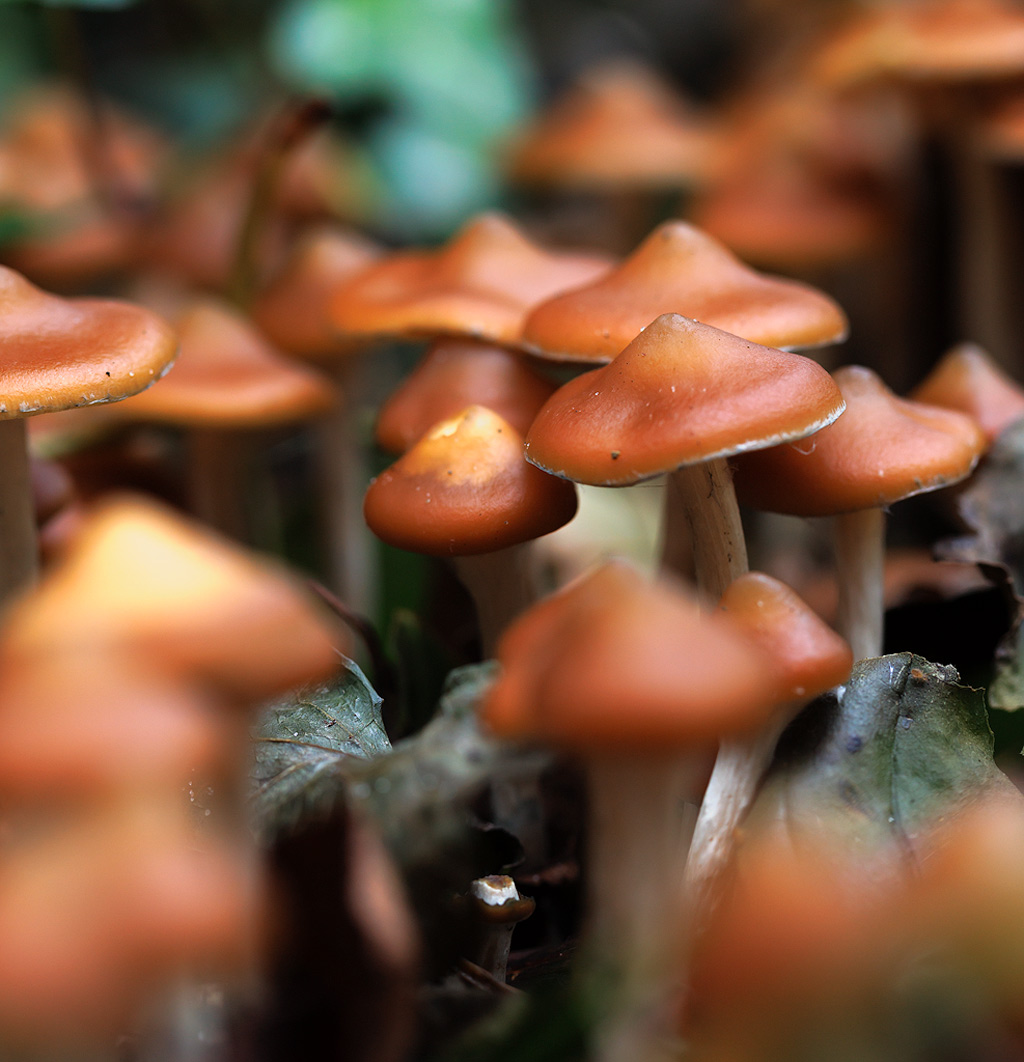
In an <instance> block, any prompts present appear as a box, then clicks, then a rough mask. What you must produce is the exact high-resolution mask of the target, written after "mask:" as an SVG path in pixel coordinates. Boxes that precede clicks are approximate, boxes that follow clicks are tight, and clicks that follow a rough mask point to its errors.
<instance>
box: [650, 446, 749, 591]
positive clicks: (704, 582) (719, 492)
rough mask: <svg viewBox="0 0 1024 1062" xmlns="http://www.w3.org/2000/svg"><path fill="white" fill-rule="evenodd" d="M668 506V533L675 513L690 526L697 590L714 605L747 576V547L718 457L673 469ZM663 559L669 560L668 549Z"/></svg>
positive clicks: (729, 477)
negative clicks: (732, 583) (732, 584)
mask: <svg viewBox="0 0 1024 1062" xmlns="http://www.w3.org/2000/svg"><path fill="white" fill-rule="evenodd" d="M666 505H668V506H669V507H670V508H669V515H668V516H667V518H666V526H667V527H672V526H673V525H674V524H677V523H678V522H679V516H678V513H679V512H681V513H682V514H683V517H684V518H685V520H686V523H687V524H688V525H689V528H690V535H691V538H692V539H693V555H694V566H695V570H696V577H697V589H698V590H699V591H700V592H701V595H702V596H703V597H704V598H705V599H706V600H709V601H713V602H715V601H718V599H719V598H720V597H721V596H722V594H723V593H724V591H725V588H726V587H727V586H728V585H729V584H730V583H731V582H732V581H733V579H735V578H736V577H737V576H738V575H742V574H743V573H744V572H745V571H746V570H747V544H746V540H745V539H744V537H743V523H742V522H741V520H740V510H739V505H738V504H737V502H736V492H735V490H733V485H732V472H731V470H730V469H729V464H728V462H727V461H726V459H725V458H724V457H716V458H712V459H711V460H710V461H703V462H701V463H700V464H694V465H684V466H683V467H682V468H678V469H676V471H675V472H673V473H672V474H671V475H670V476H669V478H668V492H667V500H666ZM673 510H675V511H673ZM665 555H666V557H669V556H670V555H671V554H670V549H669V546H668V544H666V553H665ZM667 566H668V565H667V564H666V567H667ZM679 574H685V573H679Z"/></svg>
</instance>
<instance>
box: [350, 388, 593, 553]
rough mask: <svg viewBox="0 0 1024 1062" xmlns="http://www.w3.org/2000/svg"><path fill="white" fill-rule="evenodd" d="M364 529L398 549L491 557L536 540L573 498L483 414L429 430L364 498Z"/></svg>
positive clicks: (562, 519)
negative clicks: (528, 460) (369, 530)
mask: <svg viewBox="0 0 1024 1062" xmlns="http://www.w3.org/2000/svg"><path fill="white" fill-rule="evenodd" d="M363 511H364V514H365V516H366V522H367V523H368V524H369V525H370V528H371V530H372V531H373V533H374V534H375V535H377V537H378V538H381V539H383V540H384V541H385V542H388V543H390V544H391V545H393V546H397V547H398V548H399V549H407V550H411V551H412V552H415V553H428V554H432V555H435V556H468V555H471V554H476V553H491V552H493V551H495V550H499V549H504V548H505V547H507V546H514V545H517V544H518V543H520V542H527V541H529V540H530V539H534V538H539V537H540V536H541V535H546V534H548V532H550V531H554V530H556V529H557V528H559V527H561V526H562V525H563V524H567V523H568V522H569V521H570V520H571V519H572V518H573V516H574V515H575V513H576V491H575V489H574V488H573V487H572V486H571V485H570V484H568V483H565V482H563V481H562V480H558V479H555V478H554V477H552V476H549V475H546V474H545V473H544V472H539V471H538V470H537V469H536V468H534V467H533V466H532V465H528V464H527V463H526V461H525V460H524V459H523V438H522V436H521V435H520V434H519V432H517V431H516V430H515V428H513V427H512V426H511V425H510V424H509V423H508V422H507V421H505V420H503V419H502V418H501V417H499V416H498V414H496V413H493V412H491V411H490V410H489V409H484V408H483V406H470V407H469V408H468V409H465V410H463V411H462V412H461V413H460V414H459V415H458V416H455V417H451V418H450V419H448V420H445V421H442V422H441V423H440V424H437V425H435V426H434V428H433V429H431V430H430V431H428V432H427V433H426V434H425V435H423V436H422V438H421V439H420V440H419V442H417V443H416V444H415V446H413V447H412V449H410V450H409V451H408V452H407V453H406V454H405V455H404V456H402V457H400V458H399V459H398V460H397V461H396V462H395V463H394V464H393V465H392V466H391V467H390V468H389V469H387V470H385V471H384V472H382V473H381V474H380V475H379V476H378V477H377V478H376V479H375V480H374V481H373V482H372V483H371V484H370V487H369V489H368V490H367V492H366V499H365V502H364V506H363Z"/></svg>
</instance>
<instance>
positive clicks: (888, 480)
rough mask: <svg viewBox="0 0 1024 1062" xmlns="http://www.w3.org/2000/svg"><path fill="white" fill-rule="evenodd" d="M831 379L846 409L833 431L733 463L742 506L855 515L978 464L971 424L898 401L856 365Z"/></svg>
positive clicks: (979, 444) (948, 480) (980, 443)
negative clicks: (836, 385)
mask: <svg viewBox="0 0 1024 1062" xmlns="http://www.w3.org/2000/svg"><path fill="white" fill-rule="evenodd" d="M835 380H836V383H837V384H838V385H839V387H840V389H841V390H842V392H843V397H844V398H845V399H846V403H847V408H846V412H845V413H844V414H843V416H841V417H840V418H839V420H837V421H836V423H835V424H833V425H830V426H829V427H828V428H823V429H822V430H821V431H820V432H819V433H818V434H817V435H815V436H814V437H813V438H811V439H807V440H806V441H802V442H797V443H790V444H789V445H786V446H779V447H775V448H773V449H771V450H764V451H761V452H760V453H756V454H745V455H743V456H742V457H739V458H737V460H736V464H735V484H736V494H737V497H738V498H739V499H740V501H741V502H744V503H745V504H747V505H751V506H753V507H754V508H757V509H766V510H768V511H771V512H783V513H791V514H793V515H796V516H831V515H835V514H838V513H847V512H856V511H858V510H861V509H871V508H875V507H877V506H885V505H889V504H891V503H893V502H897V501H900V499H902V498H909V497H911V496H912V495H914V494H921V493H923V492H925V491H930V490H937V489H939V488H940V487H945V486H948V485H949V484H952V483H956V482H958V481H959V480H961V479H963V478H964V477H965V476H967V475H969V474H970V472H971V470H972V469H973V468H974V466H975V464H977V461H978V458H979V456H980V455H981V453H982V451H983V449H984V447H985V437H984V434H983V433H982V430H981V428H979V427H978V424H977V422H976V421H974V420H973V419H972V418H971V417H968V416H966V415H964V414H963V413H957V412H954V411H953V410H948V409H939V408H938V407H937V406H928V405H925V404H923V403H921V402H911V401H909V400H907V399H903V398H898V397H897V396H896V395H894V394H893V393H892V392H891V391H890V390H889V389H888V388H887V387H886V386H885V384H884V383H883V382H882V381H881V380H880V379H879V378H878V376H876V375H875V373H873V372H871V370H870V369H865V368H862V367H861V366H857V365H851V366H847V367H845V368H843V369H840V370H838V371H837V372H836V374H835Z"/></svg>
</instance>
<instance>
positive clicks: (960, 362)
mask: <svg viewBox="0 0 1024 1062" xmlns="http://www.w3.org/2000/svg"><path fill="white" fill-rule="evenodd" d="M910 397H911V398H913V399H914V401H916V402H926V403H928V404H929V405H933V406H942V408H943V409H957V410H959V411H960V412H961V413H967V414H968V415H969V416H971V417H973V418H974V419H975V420H976V421H977V422H978V423H979V424H980V425H981V430H982V431H983V432H984V433H985V438H986V439H988V441H989V442H990V443H991V442H995V440H996V438H997V437H998V436H999V435H1000V434H1001V433H1002V431H1003V429H1004V428H1007V427H1009V425H1010V424H1012V423H1013V422H1014V421H1015V420H1019V419H1020V418H1021V417H1024V390H1022V389H1021V387H1020V386H1019V385H1018V384H1017V382H1016V381H1015V380H1012V379H1010V377H1009V376H1007V375H1006V373H1004V372H1003V371H1002V369H1000V367H999V366H998V365H997V364H996V362H995V361H994V360H993V359H992V357H991V356H990V355H989V354H987V353H986V352H985V351H984V350H982V349H981V347H979V346H977V345H976V344H974V343H961V344H960V345H959V346H956V347H954V348H953V349H952V350H950V351H948V352H947V353H946V354H945V355H944V356H943V357H942V359H941V360H940V361H939V363H938V364H937V365H936V366H935V368H934V369H932V371H931V372H930V373H929V374H928V375H927V376H926V377H925V378H924V379H923V380H922V381H921V382H920V383H919V384H918V385H917V387H915V388H914V390H913V391H911V393H910Z"/></svg>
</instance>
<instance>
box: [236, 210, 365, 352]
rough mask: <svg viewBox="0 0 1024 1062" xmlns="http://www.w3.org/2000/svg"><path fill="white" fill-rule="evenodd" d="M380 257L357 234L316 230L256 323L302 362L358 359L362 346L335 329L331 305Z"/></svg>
mask: <svg viewBox="0 0 1024 1062" xmlns="http://www.w3.org/2000/svg"><path fill="white" fill-rule="evenodd" d="M380 253H381V252H380V249H379V248H378V247H376V245H374V244H372V243H370V242H369V241H368V240H366V239H363V238H362V237H360V236H356V235H354V234H353V233H350V232H346V231H343V230H341V229H337V228H333V227H330V228H329V227H326V226H325V227H321V228H318V229H316V230H314V231H313V232H311V233H310V234H309V235H308V236H307V237H306V238H305V239H304V240H302V241H301V243H299V245H298V246H297V247H296V248H295V250H294V251H293V252H292V254H291V256H290V257H289V259H288V261H287V262H286V263H285V265H284V267H283V268H282V269H281V271H280V273H278V275H277V276H276V277H274V279H273V280H272V281H271V282H270V283H269V284H268V285H267V286H266V287H265V288H264V289H263V291H262V292H260V294H259V295H258V296H257V297H256V299H255V301H254V302H253V305H252V308H251V316H252V319H253V320H254V321H255V322H256V324H258V325H259V327H260V329H261V330H262V331H263V332H264V333H265V334H266V335H267V336H268V337H269V338H270V340H271V341H272V342H273V343H276V344H277V346H279V347H281V349H282V350H286V351H288V352H289V353H290V354H296V355H298V356H299V357H303V358H310V359H316V360H325V361H330V360H332V359H334V358H336V357H345V356H346V355H348V354H353V353H355V352H356V351H358V350H360V349H362V347H361V345H359V344H353V343H352V342H351V341H345V340H343V339H342V338H341V336H339V335H338V331H337V329H336V328H335V327H334V325H333V324H332V323H331V319H330V312H329V311H330V305H331V300H332V299H333V297H334V293H335V292H336V291H337V290H338V288H339V287H341V285H343V284H345V283H347V282H348V281H350V280H352V278H353V277H355V276H357V275H358V274H359V273H360V272H362V271H363V270H364V269H366V268H368V267H369V266H370V265H371V263H373V262H375V261H376V260H377V259H378V258H379V257H380Z"/></svg>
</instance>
